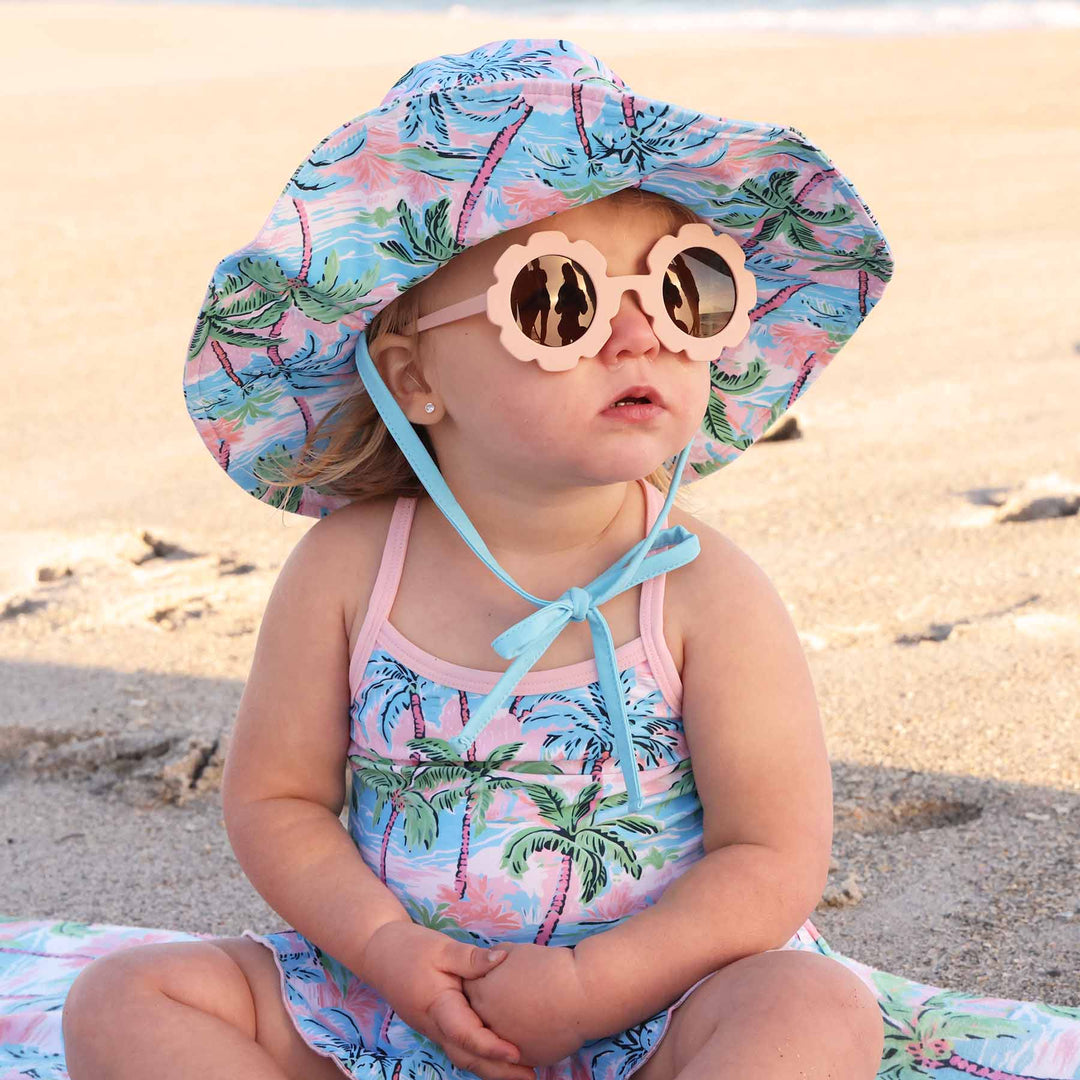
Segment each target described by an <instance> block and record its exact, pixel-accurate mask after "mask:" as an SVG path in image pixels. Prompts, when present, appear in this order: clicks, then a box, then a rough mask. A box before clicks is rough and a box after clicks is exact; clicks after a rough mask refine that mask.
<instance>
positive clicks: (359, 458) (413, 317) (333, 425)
mask: <svg viewBox="0 0 1080 1080" xmlns="http://www.w3.org/2000/svg"><path fill="white" fill-rule="evenodd" d="M608 200H610V201H612V202H615V203H618V204H624V203H625V204H628V208H631V209H635V210H651V211H654V212H659V213H661V214H663V215H664V216H665V217H666V218H667V220H668V226H669V228H671V229H672V230H674V229H677V228H678V227H680V226H682V225H685V224H692V223H694V222H699V221H702V220H703V219H702V218H700V217H698V215H697V214H695V213H694V212H693V211H692V210H690V209H689V208H688V207H685V206H683V205H682V204H681V203H678V202H675V201H674V200H673V199H669V198H668V197H667V196H666V195H661V194H660V193H659V192H655V191H648V190H646V189H644V188H624V189H623V190H621V191H617V192H615V193H614V194H612V195H608V196H606V197H605V200H604V201H608ZM440 269H441V268H440ZM427 280H429V279H426V278H425V279H424V281H421V282H419V283H418V284H416V285H414V286H413V287H412V288H410V289H407V290H406V291H405V292H403V293H401V294H400V295H398V296H396V297H395V298H394V299H393V300H391V301H390V302H389V303H388V304H387V305H386V306H385V307H384V308H382V310H380V311H379V312H378V313H377V314H376V315H375V317H374V318H373V319H372V320H371V323H370V324H369V326H368V327H367V330H366V335H367V341H368V346H369V348H370V347H371V346H372V345H373V344H374V343H375V342H376V341H377V340H378V339H379V338H381V337H383V336H385V335H388V334H401V335H404V336H405V337H409V338H412V339H413V341H414V343H415V341H416V338H417V334H416V330H415V327H416V321H417V319H418V317H419V309H420V299H421V293H422V289H423V286H424V284H425V282H426V281H427ZM373 363H375V361H374V360H373ZM376 368H377V369H378V364H377V363H376ZM379 374H380V375H384V373H383V372H382V371H381V370H380V371H379ZM413 430H414V431H416V433H417V435H418V436H419V437H420V441H421V442H422V443H423V444H424V446H425V448H426V449H427V451H428V453H429V454H431V457H432V460H434V461H435V464H436V466H437V465H438V459H437V458H436V456H435V448H434V447H433V446H432V443H431V439H430V438H429V436H428V432H427V428H426V427H425V426H424V425H423V424H413ZM324 437H325V438H327V440H328V441H327V444H326V446H325V447H323V448H321V449H315V445H314V444H315V443H316V442H317V441H319V440H320V439H322V438H324ZM275 474H276V475H275V478H274V479H273V480H270V479H266V478H263V477H261V476H260V477H259V479H260V480H263V482H264V483H266V484H267V485H268V486H269V487H288V488H289V491H288V492H286V494H285V496H284V497H283V500H282V505H286V504H288V502H289V500H290V499H291V497H292V494H293V491H294V490H295V488H296V487H297V486H299V485H303V484H308V485H310V486H312V487H314V488H317V489H318V490H319V491H320V492H323V493H325V494H329V495H335V496H338V497H344V498H347V499H349V500H350V501H351V502H363V501H364V500H366V499H374V498H378V497H379V496H381V495H391V494H392V495H403V496H419V495H423V494H424V493H425V491H426V489H425V488H424V485H423V484H422V483H421V482H420V480H419V478H418V477H417V475H416V473H415V472H414V471H413V468H412V466H411V465H410V464H409V460H408V458H406V457H405V454H404V453H403V452H402V450H401V447H399V446H398V444H397V442H396V441H395V440H394V437H393V435H391V434H390V431H389V429H388V428H387V427H386V424H385V423H384V422H383V419H382V416H381V415H380V414H379V411H378V409H376V407H375V404H374V402H373V401H372V400H371V397H370V396H369V395H368V393H367V390H366V389H365V388H364V386H363V384H362V383H360V384H359V386H358V388H357V389H356V391H354V392H353V393H351V394H349V395H348V396H347V397H345V398H343V399H342V400H341V401H339V402H337V404H335V405H334V406H333V407H332V408H331V409H330V410H329V411H328V412H327V413H326V415H325V416H323V417H322V419H321V420H320V421H319V423H318V424H317V425H316V426H315V429H314V430H313V431H311V432H309V433H308V436H307V438H306V439H305V440H304V444H303V446H301V447H300V449H299V451H297V453H296V456H295V460H294V461H293V462H292V463H291V464H289V463H287V462H280V461H279V462H278V463H276V466H275ZM644 479H645V480H647V481H648V482H649V483H651V484H652V485H653V486H654V487H656V488H658V489H659V490H660V491H661V492H663V493H664V494H665V495H666V494H667V492H668V491H669V490H670V488H671V470H670V469H668V468H666V467H665V466H664V465H660V466H659V467H658V468H656V469H654V470H653V471H652V472H651V473H649V475H648V476H646V477H644ZM684 493H685V489H683V488H681V487H680V489H679V491H678V492H677V493H676V495H675V501H674V505H675V506H677V507H678V508H679V509H680V510H688V509H689V507H688V506H687V500H685V499H684V497H683V496H684ZM275 501H276V500H275Z"/></svg>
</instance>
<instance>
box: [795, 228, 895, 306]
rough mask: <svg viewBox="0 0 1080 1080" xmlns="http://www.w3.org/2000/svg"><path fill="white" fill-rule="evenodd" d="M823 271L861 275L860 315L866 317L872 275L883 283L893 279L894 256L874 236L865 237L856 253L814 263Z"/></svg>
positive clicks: (848, 253)
mask: <svg viewBox="0 0 1080 1080" xmlns="http://www.w3.org/2000/svg"><path fill="white" fill-rule="evenodd" d="M813 265H815V266H817V267H818V268H819V269H821V270H827V271H830V272H832V271H837V272H839V271H846V270H855V271H857V272H858V275H859V314H860V315H863V316H865V315H866V296H867V292H868V291H869V288H870V275H871V274H873V275H874V277H876V278H879V279H880V280H881V281H888V280H889V278H890V277H892V272H893V260H892V256H891V255H889V254H887V253H886V251H885V244H884V241H882V240H879V239H876V238H875V237H872V236H864V237H863V239H862V241H861V242H860V244H859V246H858V247H857V248H856V249H855V250H854V251H848V252H844V257H842V258H836V257H835V256H834V257H832V258H830V259H828V260H827V261H821V262H817V263H814V264H813Z"/></svg>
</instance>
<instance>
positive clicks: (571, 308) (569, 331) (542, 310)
mask: <svg viewBox="0 0 1080 1080" xmlns="http://www.w3.org/2000/svg"><path fill="white" fill-rule="evenodd" d="M510 310H511V312H512V313H513V316H514V318H515V319H516V320H517V324H518V326H519V327H521V332H522V333H523V334H524V335H525V336H526V337H527V338H530V339H531V340H533V341H535V342H538V343H539V344H541V345H549V346H551V348H554V349H557V348H559V347H561V346H563V345H569V344H571V343H572V342H574V341H577V339H578V338H579V337H581V335H582V334H584V333H585V331H586V330H588V329H589V324H590V323H591V322H592V320H593V315H594V314H595V313H596V290H595V288H594V287H593V283H592V279H591V278H590V277H589V275H588V274H587V273H586V272H585V270H584V269H583V267H582V266H581V264H580V263H576V262H574V260H573V259H568V258H566V256H564V255H541V256H539V257H538V258H535V259H532V260H531V261H530V262H529V263H527V264H526V265H525V266H523V267H522V268H521V269H520V270H519V271H518V275H517V277H516V278H514V284H513V285H512V286H511V287H510Z"/></svg>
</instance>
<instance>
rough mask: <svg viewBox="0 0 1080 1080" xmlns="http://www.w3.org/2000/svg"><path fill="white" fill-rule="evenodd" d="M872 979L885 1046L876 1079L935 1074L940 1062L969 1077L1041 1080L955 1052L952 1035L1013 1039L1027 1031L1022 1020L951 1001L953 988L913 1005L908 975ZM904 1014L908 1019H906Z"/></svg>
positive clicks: (876, 975) (881, 973) (876, 973)
mask: <svg viewBox="0 0 1080 1080" xmlns="http://www.w3.org/2000/svg"><path fill="white" fill-rule="evenodd" d="M872 978H873V980H874V986H875V990H876V993H877V998H878V1004H879V1005H880V1007H881V1012H882V1018H883V1019H884V1021H885V1047H884V1049H883V1050H882V1054H881V1068H880V1069H879V1071H878V1080H906V1078H907V1077H909V1076H910V1075H911V1074H912V1073H913V1072H916V1073H917V1074H918V1075H922V1076H933V1075H934V1070H935V1069H939V1068H941V1067H942V1066H948V1067H949V1068H950V1069H955V1070H956V1071H957V1072H958V1073H960V1074H962V1075H964V1074H966V1075H969V1076H982V1077H988V1078H992V1080H1043V1078H1039V1077H1033V1076H1031V1075H1030V1074H1028V1073H1014V1072H1009V1071H1007V1070H1004V1069H998V1068H994V1067H991V1066H987V1065H983V1064H981V1063H980V1062H978V1061H972V1060H970V1059H969V1058H965V1057H963V1056H962V1055H961V1054H958V1053H957V1052H956V1050H955V1049H954V1047H953V1040H954V1039H963V1040H971V1039H987V1040H989V1039H999V1038H1000V1039H1012V1038H1020V1037H1023V1036H1025V1035H1028V1034H1029V1031H1028V1028H1027V1026H1026V1025H1025V1024H1022V1023H1018V1022H1016V1021H1012V1020H1007V1019H1005V1018H1004V1017H996V1016H985V1017H984V1016H977V1015H973V1014H972V1013H970V1012H965V1011H964V1008H963V1005H962V1004H961V1005H957V1004H953V1003H952V1000H951V999H955V998H956V997H957V996H958V995H957V993H956V991H951V990H945V991H942V992H941V993H938V994H934V995H933V996H932V997H928V998H926V1000H925V1001H921V1002H917V1003H915V1004H912V1003H911V1002H910V1001H905V999H904V993H903V991H904V989H905V988H906V987H908V986H910V983H909V981H908V980H907V979H905V978H903V977H902V976H899V975H892V974H890V973H889V972H885V971H873V972H872ZM905 1017H907V1019H905Z"/></svg>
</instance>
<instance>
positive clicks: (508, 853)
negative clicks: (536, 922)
mask: <svg viewBox="0 0 1080 1080" xmlns="http://www.w3.org/2000/svg"><path fill="white" fill-rule="evenodd" d="M524 787H525V791H526V793H527V794H528V796H529V798H530V799H531V800H532V801H533V804H534V805H535V806H536V810H537V813H538V815H539V817H540V818H541V820H543V821H546V822H548V827H544V826H539V825H531V826H529V827H528V828H525V829H522V830H521V831H520V832H518V833H516V834H515V835H514V836H513V837H512V838H511V839H510V842H509V843H508V844H507V846H506V848H505V849H504V851H503V857H502V863H501V864H500V865H502V866H504V867H507V868H508V869H509V871H510V873H511V874H513V875H514V877H517V878H520V877H521V876H522V875H523V874H524V873H525V871H526V870H527V869H528V861H529V857H530V856H532V855H535V854H536V852H538V851H553V852H555V853H556V854H557V855H561V856H562V862H561V865H560V868H559V877H558V880H557V882H556V885H555V892H554V894H553V895H552V898H551V906H550V907H549V908H548V912H547V914H546V915H545V916H544V921H543V922H542V923H541V924H540V927H539V929H538V930H537V932H536V937H535V938H534V939H533V942H534V944H536V945H546V944H547V943H548V941H549V940H550V939H551V936H552V934H553V933H554V932H555V927H556V926H557V925H558V922H559V916H560V915H562V911H563V908H564V907H565V906H566V897H567V894H568V892H569V889H570V873H571V870H572V869H573V867H575V866H576V867H577V871H578V875H579V877H580V879H581V890H580V895H581V901H582V903H588V902H589V901H590V900H592V898H593V897H594V896H596V894H597V893H598V892H599V891H600V890H601V889H602V888H603V887H604V886H605V885H606V884H607V881H608V874H607V869H606V866H605V863H606V862H609V861H613V862H614V863H617V864H618V865H619V866H620V867H621V868H622V869H623V870H625V871H626V872H627V873H628V874H631V875H633V876H634V877H635V878H639V877H641V865H640V863H639V862H638V858H637V856H636V855H635V854H634V849H633V848H632V847H630V846H629V845H628V844H627V843H626V841H625V840H624V839H623V838H622V837H621V836H619V834H618V830H620V829H623V830H625V831H626V832H628V833H631V834H632V835H636V836H649V835H651V834H653V833H656V832H659V831H660V829H661V826H660V823H659V822H657V821H654V820H653V819H652V818H648V817H646V816H645V815H644V814H624V815H623V816H622V817H618V818H615V819H613V820H611V821H605V822H597V821H596V815H597V814H598V813H602V812H603V811H605V810H610V809H612V808H613V807H615V806H618V805H620V804H622V803H625V802H626V799H627V794H626V792H625V791H624V792H620V793H619V794H618V795H609V796H607V797H606V798H603V799H600V800H599V801H596V793H597V791H598V790H600V788H601V785H600V784H586V786H585V787H584V788H582V789H581V791H580V792H579V793H578V795H577V798H575V799H574V801H573V802H570V800H569V799H568V798H567V797H566V795H564V794H563V793H562V792H561V791H560V790H559V789H558V788H555V787H551V786H550V785H548V784H525V785H524Z"/></svg>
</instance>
